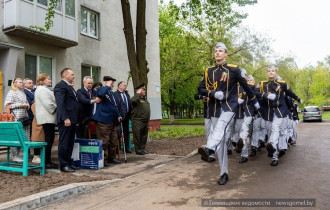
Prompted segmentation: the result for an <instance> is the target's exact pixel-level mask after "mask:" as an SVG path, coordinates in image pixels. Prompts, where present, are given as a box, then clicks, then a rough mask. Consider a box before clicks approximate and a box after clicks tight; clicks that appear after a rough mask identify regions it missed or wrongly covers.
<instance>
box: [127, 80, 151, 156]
mask: <svg viewBox="0 0 330 210" xmlns="http://www.w3.org/2000/svg"><path fill="white" fill-rule="evenodd" d="M135 89H137V91H136V94H135V95H134V96H133V97H132V98H131V101H132V114H131V119H132V132H133V138H134V147H135V153H136V154H138V155H145V154H148V152H147V150H146V145H147V139H148V127H149V119H150V104H149V102H148V100H147V98H146V91H147V90H146V86H145V84H144V83H142V84H141V85H139V86H137V87H136V88H135Z"/></svg>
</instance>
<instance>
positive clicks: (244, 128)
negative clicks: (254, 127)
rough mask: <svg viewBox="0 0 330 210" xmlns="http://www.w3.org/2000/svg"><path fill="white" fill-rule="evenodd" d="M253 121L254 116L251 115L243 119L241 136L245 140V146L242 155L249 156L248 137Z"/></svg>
mask: <svg viewBox="0 0 330 210" xmlns="http://www.w3.org/2000/svg"><path fill="white" fill-rule="evenodd" d="M251 122H252V117H251V116H249V117H248V116H245V115H244V119H243V123H242V127H241V130H240V134H239V138H241V139H242V140H243V148H242V153H241V157H246V158H247V157H248V156H249V154H248V153H249V151H248V143H247V137H248V135H249V133H250V125H251Z"/></svg>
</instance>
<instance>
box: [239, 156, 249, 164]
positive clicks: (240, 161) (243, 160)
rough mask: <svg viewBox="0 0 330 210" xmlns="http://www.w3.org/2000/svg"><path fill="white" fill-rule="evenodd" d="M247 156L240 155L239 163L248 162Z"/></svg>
mask: <svg viewBox="0 0 330 210" xmlns="http://www.w3.org/2000/svg"><path fill="white" fill-rule="evenodd" d="M248 160H249V159H248V158H247V157H241V159H240V160H239V163H246V162H248Z"/></svg>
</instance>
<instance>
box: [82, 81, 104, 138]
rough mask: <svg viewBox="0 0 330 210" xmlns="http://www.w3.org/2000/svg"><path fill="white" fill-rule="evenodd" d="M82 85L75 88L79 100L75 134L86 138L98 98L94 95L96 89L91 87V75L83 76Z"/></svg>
mask: <svg viewBox="0 0 330 210" xmlns="http://www.w3.org/2000/svg"><path fill="white" fill-rule="evenodd" d="M83 85H84V87H83V88H81V89H79V90H77V97H78V101H79V120H78V123H79V126H78V127H77V132H76V134H77V137H78V138H83V139H88V138H89V134H88V129H89V120H90V118H91V117H92V116H93V110H94V104H95V103H99V102H100V99H99V98H97V97H96V91H95V90H93V89H92V86H93V79H92V77H90V76H86V77H84V79H83Z"/></svg>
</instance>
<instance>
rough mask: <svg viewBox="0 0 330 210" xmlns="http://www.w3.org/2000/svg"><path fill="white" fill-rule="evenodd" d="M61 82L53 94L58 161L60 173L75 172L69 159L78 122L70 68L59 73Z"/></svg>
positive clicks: (76, 100)
mask: <svg viewBox="0 0 330 210" xmlns="http://www.w3.org/2000/svg"><path fill="white" fill-rule="evenodd" d="M61 77H62V80H61V81H60V82H59V83H57V84H56V86H55V88H54V94H55V99H56V104H57V126H58V131H59V143H58V160H59V161H60V169H61V171H62V172H75V170H77V168H76V167H74V166H73V164H72V163H73V162H72V159H71V155H72V149H73V144H74V138H75V131H76V123H77V121H78V114H79V113H78V112H79V104H78V98H77V93H76V91H75V90H74V89H73V87H72V86H71V84H73V81H74V73H73V71H72V70H71V69H70V68H64V69H63V70H62V71H61Z"/></svg>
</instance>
